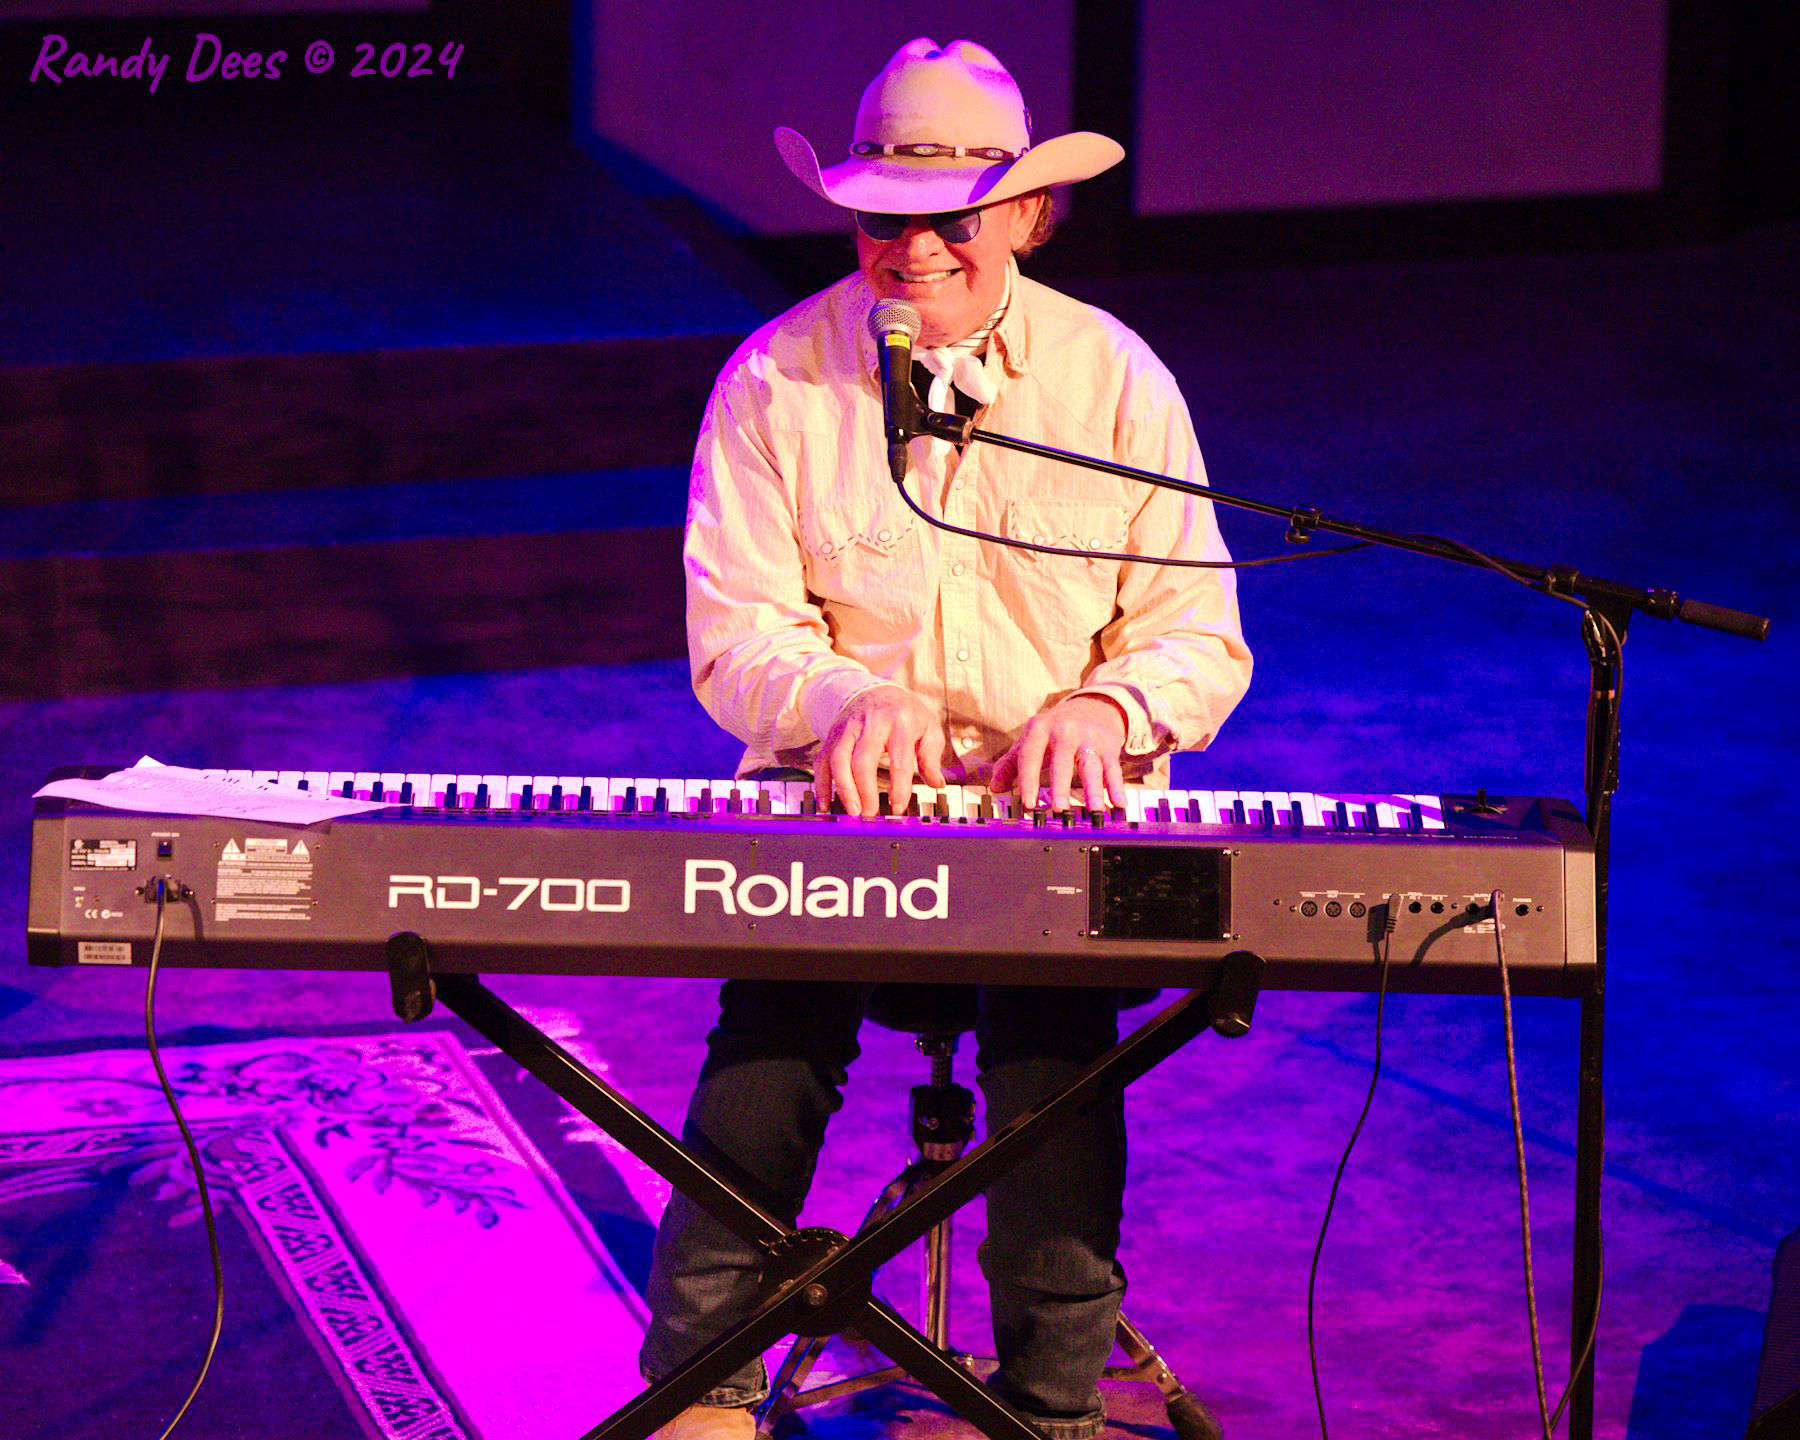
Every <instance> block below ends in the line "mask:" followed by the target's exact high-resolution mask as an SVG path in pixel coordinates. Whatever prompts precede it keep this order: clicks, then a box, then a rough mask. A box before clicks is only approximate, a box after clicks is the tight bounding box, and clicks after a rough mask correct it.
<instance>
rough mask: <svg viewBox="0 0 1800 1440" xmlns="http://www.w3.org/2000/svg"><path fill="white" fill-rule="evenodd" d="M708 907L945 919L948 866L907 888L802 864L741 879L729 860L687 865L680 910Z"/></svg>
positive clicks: (759, 912) (832, 915) (725, 911)
mask: <svg viewBox="0 0 1800 1440" xmlns="http://www.w3.org/2000/svg"><path fill="white" fill-rule="evenodd" d="M703 900H704V903H705V904H706V905H708V906H709V907H710V906H711V905H713V904H715V903H716V904H717V905H718V907H719V912H720V913H721V914H725V915H740V914H742V915H756V916H763V915H811V916H813V917H814V918H815V919H820V920H827V919H832V918H835V917H839V916H846V917H850V918H853V919H858V920H860V919H863V918H865V917H869V916H883V917H885V918H887V919H889V920H893V919H897V918H898V917H899V916H901V915H904V916H906V918H907V919H909V920H943V919H945V918H946V917H948V915H949V914H950V867H949V866H948V865H940V866H938V867H937V873H936V874H935V875H926V876H921V877H920V878H919V879H917V880H909V881H906V882H905V883H904V884H902V883H900V882H898V881H894V880H890V879H889V878H888V877H887V876H885V875H855V876H851V877H849V878H845V877H844V876H842V875H813V876H808V875H807V873H806V866H805V865H804V864H803V863H802V862H801V861H799V860H796V861H794V862H793V863H792V864H790V865H789V866H788V869H787V874H786V875H744V876H741V877H740V876H739V875H738V869H737V866H735V865H733V864H732V863H731V862H730V861H729V860H689V861H688V862H687V883H686V885H685V886H684V887H683V891H682V909H683V910H685V911H686V912H687V913H688V914H689V915H693V914H697V913H698V912H699V910H700V906H701V904H702V902H703Z"/></svg>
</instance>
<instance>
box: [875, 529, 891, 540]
mask: <svg viewBox="0 0 1800 1440" xmlns="http://www.w3.org/2000/svg"><path fill="white" fill-rule="evenodd" d="M875 538H876V539H877V540H892V539H893V538H894V532H893V531H892V530H883V531H882V532H881V533H880V534H879V535H877V536H876V537H875Z"/></svg>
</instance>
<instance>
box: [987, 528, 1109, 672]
mask: <svg viewBox="0 0 1800 1440" xmlns="http://www.w3.org/2000/svg"><path fill="white" fill-rule="evenodd" d="M1128 529H1129V519H1128V517H1127V515H1126V511H1125V507H1124V506H1123V505H1122V504H1117V503H1114V502H1111V501H1106V500H1010V501H1008V502H1007V505H1006V519H1005V525H1004V529H1003V533H1004V534H1005V535H1006V536H1007V538H1008V539H1012V540H1027V541H1030V542H1031V543H1032V544H1033V545H1055V546H1057V547H1059V548H1061V549H1064V550H1101V551H1112V552H1117V551H1120V550H1123V549H1124V548H1125V541H1126V535H1127V531H1128ZM1000 564H1001V567H1002V569H1001V573H1002V574H1003V575H1004V576H1005V583H1006V584H1007V585H1008V587H1009V588H1010V589H1012V590H1013V592H1014V595H1015V597H1016V601H1017V603H1018V604H1019V605H1020V606H1021V607H1022V613H1021V614H1020V615H1019V619H1020V620H1021V622H1022V623H1023V624H1024V626H1025V628H1026V629H1027V630H1031V629H1036V630H1038V631H1039V632H1040V633H1042V634H1043V635H1045V636H1047V637H1049V638H1051V639H1055V640H1069V641H1075V640H1078V641H1081V642H1083V643H1086V642H1088V641H1091V640H1092V639H1093V638H1094V636H1095V635H1097V634H1099V633H1100V631H1101V630H1103V629H1104V628H1105V627H1106V625H1107V624H1108V623H1109V622H1110V621H1111V620H1112V618H1113V615H1114V613H1115V612H1116V611H1117V609H1118V599H1119V564H1120V562H1119V561H1117V560H1088V559H1084V558H1081V557H1078V556H1073V555H1040V554H1038V553H1037V552H1036V551H1034V550H1020V549H1016V548H1014V547H1011V546H1008V547H1007V548H1006V549H1005V550H1004V551H1003V552H1002V558H1001V561H1000Z"/></svg>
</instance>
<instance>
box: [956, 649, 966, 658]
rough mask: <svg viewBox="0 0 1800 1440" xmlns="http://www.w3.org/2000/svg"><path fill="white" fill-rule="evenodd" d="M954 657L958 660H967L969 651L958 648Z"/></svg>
mask: <svg viewBox="0 0 1800 1440" xmlns="http://www.w3.org/2000/svg"><path fill="white" fill-rule="evenodd" d="M956 658H957V659H958V660H967V659H968V658H969V652H968V651H967V650H958V651H957V652H956Z"/></svg>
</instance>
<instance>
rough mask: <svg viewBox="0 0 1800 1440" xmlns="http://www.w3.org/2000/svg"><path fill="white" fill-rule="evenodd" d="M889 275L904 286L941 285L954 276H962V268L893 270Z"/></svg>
mask: <svg viewBox="0 0 1800 1440" xmlns="http://www.w3.org/2000/svg"><path fill="white" fill-rule="evenodd" d="M888 274H890V275H892V276H893V277H894V279H895V280H896V281H897V282H899V283H900V284H902V285H941V284H942V283H943V282H944V281H946V280H948V279H949V278H950V277H951V276H952V275H960V274H962V267H961V266H960V265H958V266H955V267H953V268H951V269H949V270H893V269H890V270H889V271H888Z"/></svg>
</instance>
